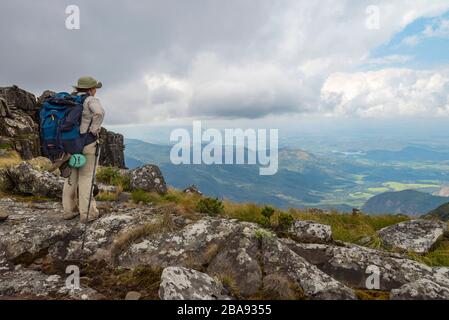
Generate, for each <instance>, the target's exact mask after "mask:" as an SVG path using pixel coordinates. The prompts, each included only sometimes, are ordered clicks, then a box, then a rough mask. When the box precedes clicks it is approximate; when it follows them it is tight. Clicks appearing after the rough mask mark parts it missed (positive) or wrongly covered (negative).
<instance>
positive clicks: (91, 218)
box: [80, 211, 100, 223]
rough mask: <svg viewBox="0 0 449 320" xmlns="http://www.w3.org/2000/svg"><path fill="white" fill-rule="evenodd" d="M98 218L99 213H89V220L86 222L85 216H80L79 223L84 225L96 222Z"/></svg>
mask: <svg viewBox="0 0 449 320" xmlns="http://www.w3.org/2000/svg"><path fill="white" fill-rule="evenodd" d="M99 217H100V213H99V212H98V211H97V212H91V213H89V220H87V214H82V215H81V219H80V221H81V223H86V221H87V222H92V221H95V220H97V219H98V218H99Z"/></svg>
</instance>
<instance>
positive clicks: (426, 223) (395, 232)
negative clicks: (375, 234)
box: [379, 220, 448, 253]
mask: <svg viewBox="0 0 449 320" xmlns="http://www.w3.org/2000/svg"><path fill="white" fill-rule="evenodd" d="M447 229H448V227H447V224H446V223H445V222H441V221H432V220H412V221H405V222H401V223H398V224H396V225H393V226H390V227H386V228H384V229H382V230H380V231H379V237H380V238H381V239H382V242H383V244H384V245H385V246H387V247H390V248H393V249H400V250H404V251H413V252H416V253H426V252H428V251H429V250H430V248H432V246H433V245H434V244H435V242H437V240H438V239H439V238H440V237H441V236H442V235H443V234H444V232H446V231H447Z"/></svg>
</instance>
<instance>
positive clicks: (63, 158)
mask: <svg viewBox="0 0 449 320" xmlns="http://www.w3.org/2000/svg"><path fill="white" fill-rule="evenodd" d="M71 157H72V155H71V154H70V153H64V154H63V155H62V156H61V158H59V159H57V160H55V162H53V164H52V166H51V167H50V169H48V171H49V172H53V171H56V169H59V167H61V166H62V165H63V164H64V163H66V162H67V161H69V160H70V158H71Z"/></svg>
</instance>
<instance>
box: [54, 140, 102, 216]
mask: <svg viewBox="0 0 449 320" xmlns="http://www.w3.org/2000/svg"><path fill="white" fill-rule="evenodd" d="M96 145H97V142H94V143H91V144H89V145H87V146H85V147H84V150H83V154H84V156H85V157H86V165H85V166H84V167H82V168H79V169H76V168H72V172H71V174H70V177H68V178H67V179H66V181H65V183H64V189H63V192H62V205H63V207H64V213H65V214H72V213H74V212H76V211H77V210H78V209H79V213H80V214H81V217H82V216H85V215H87V207H88V206H89V196H90V191H91V183H92V174H93V170H94V166H95V148H96ZM95 215H98V209H97V205H96V202H95V199H94V198H93V197H92V201H91V204H90V212H89V216H95Z"/></svg>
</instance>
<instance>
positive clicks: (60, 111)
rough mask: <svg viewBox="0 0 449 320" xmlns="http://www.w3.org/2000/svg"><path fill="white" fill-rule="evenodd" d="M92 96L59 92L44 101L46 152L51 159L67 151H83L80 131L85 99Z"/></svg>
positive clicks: (46, 155) (43, 118) (74, 152)
mask: <svg viewBox="0 0 449 320" xmlns="http://www.w3.org/2000/svg"><path fill="white" fill-rule="evenodd" d="M87 97H88V95H82V96H78V95H77V96H74V95H70V94H68V93H66V92H62V93H57V94H55V95H53V96H52V97H50V98H48V99H47V100H45V101H44V103H43V105H42V109H41V110H40V113H39V116H40V127H41V143H42V151H43V155H44V156H45V157H47V158H49V159H50V160H51V161H55V160H56V159H58V158H60V157H61V156H62V154H64V153H70V154H80V153H82V152H83V148H84V138H83V136H82V135H81V134H80V125H81V118H82V114H83V104H84V100H86V98H87Z"/></svg>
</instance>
